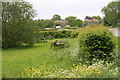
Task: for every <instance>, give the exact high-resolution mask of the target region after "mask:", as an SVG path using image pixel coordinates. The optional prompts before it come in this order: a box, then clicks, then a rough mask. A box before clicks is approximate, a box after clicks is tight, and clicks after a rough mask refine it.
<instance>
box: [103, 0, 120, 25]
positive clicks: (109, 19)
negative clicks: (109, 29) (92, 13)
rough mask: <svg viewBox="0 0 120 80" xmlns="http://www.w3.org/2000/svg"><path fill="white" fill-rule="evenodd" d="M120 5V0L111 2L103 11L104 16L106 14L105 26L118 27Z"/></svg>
mask: <svg viewBox="0 0 120 80" xmlns="http://www.w3.org/2000/svg"><path fill="white" fill-rule="evenodd" d="M119 3H120V1H119V0H116V1H113V2H110V3H109V4H108V5H107V6H105V7H104V8H103V9H102V10H101V11H102V13H103V14H105V17H104V23H105V25H112V26H116V25H117V23H118V22H120V17H118V14H120V10H119V8H118V7H119V6H118V4H119Z"/></svg>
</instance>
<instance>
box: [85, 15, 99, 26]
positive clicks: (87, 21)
mask: <svg viewBox="0 0 120 80" xmlns="http://www.w3.org/2000/svg"><path fill="white" fill-rule="evenodd" d="M98 22H99V21H98V20H97V19H96V18H91V17H90V16H86V18H85V20H84V24H85V25H90V24H96V23H98Z"/></svg>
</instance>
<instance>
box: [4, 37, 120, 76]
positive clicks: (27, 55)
mask: <svg viewBox="0 0 120 80" xmlns="http://www.w3.org/2000/svg"><path fill="white" fill-rule="evenodd" d="M66 40H68V42H69V44H70V47H68V48H61V49H59V48H57V49H55V50H54V49H53V48H51V47H50V44H51V42H53V41H55V39H54V40H48V41H47V42H46V43H38V44H35V45H34V46H33V47H18V48H10V49H4V50H3V52H2V56H3V57H2V60H3V61H2V70H3V74H2V76H3V78H15V77H16V78H17V77H20V75H21V72H23V71H24V69H25V68H26V67H28V66H29V67H35V68H37V67H40V66H42V65H43V66H46V67H47V68H49V67H50V66H56V68H59V69H66V70H67V69H69V68H70V67H72V66H73V64H75V63H74V62H73V61H72V59H71V53H72V51H75V49H76V48H77V47H76V46H77V45H78V41H77V38H66ZM118 42H120V39H119V41H117V38H116V43H118ZM115 51H116V50H115Z"/></svg>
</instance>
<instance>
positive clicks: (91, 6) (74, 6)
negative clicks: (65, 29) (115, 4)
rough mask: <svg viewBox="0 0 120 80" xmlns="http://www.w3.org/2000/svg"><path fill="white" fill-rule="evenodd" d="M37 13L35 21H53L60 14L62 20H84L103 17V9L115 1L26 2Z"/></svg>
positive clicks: (54, 0) (58, 0)
mask: <svg viewBox="0 0 120 80" xmlns="http://www.w3.org/2000/svg"><path fill="white" fill-rule="evenodd" d="M26 1H28V2H30V3H31V4H32V5H33V8H34V9H35V10H36V12H37V17H36V18H35V19H51V18H52V17H53V15H54V14H59V15H60V16H61V18H62V19H65V18H66V17H68V16H75V17H77V18H78V19H82V20H84V18H85V16H101V17H103V16H104V14H102V13H101V9H102V8H103V7H104V6H107V4H108V3H109V2H111V1H114V0H26Z"/></svg>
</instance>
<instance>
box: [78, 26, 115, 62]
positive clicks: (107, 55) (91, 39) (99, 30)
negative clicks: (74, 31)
mask: <svg viewBox="0 0 120 80" xmlns="http://www.w3.org/2000/svg"><path fill="white" fill-rule="evenodd" d="M78 38H79V42H80V44H79V45H80V51H81V52H80V53H81V55H82V58H85V59H86V60H87V61H90V60H93V59H94V58H95V59H103V60H110V59H113V57H112V55H113V54H112V52H113V49H114V47H115V43H114V41H113V34H112V32H110V31H109V30H108V28H106V27H104V26H103V25H91V26H87V27H85V28H83V29H81V30H80V33H79V37H78Z"/></svg>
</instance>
